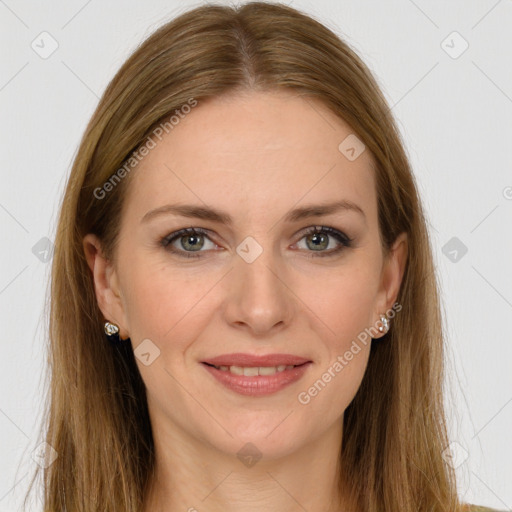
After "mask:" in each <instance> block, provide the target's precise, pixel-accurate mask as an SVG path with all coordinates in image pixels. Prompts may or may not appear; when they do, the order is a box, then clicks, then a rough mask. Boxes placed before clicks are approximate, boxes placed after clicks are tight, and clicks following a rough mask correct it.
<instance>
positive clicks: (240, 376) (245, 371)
mask: <svg viewBox="0 0 512 512" xmlns="http://www.w3.org/2000/svg"><path fill="white" fill-rule="evenodd" d="M202 364H203V367H204V368H205V369H206V370H207V372H208V373H209V374H210V375H211V376H212V377H214V379H215V380H217V381H218V382H220V383H221V384H222V385H223V386H225V387H226V388H228V389H229V390H231V391H234V392H235V393H238V394H241V395H246V396H252V397H257V396H266V395H270V394H273V393H276V392H278V391H281V390H282V389H284V388H286V387H287V386H290V385H292V384H293V383H295V382H297V381H298V380H300V379H301V378H302V377H303V376H304V374H305V373H306V372H307V371H308V368H309V367H310V366H311V365H312V364H313V363H312V361H310V360H309V359H305V358H304V357H299V356H294V355H291V354H267V355H262V356H253V355H251V354H240V353H239V354H224V355H222V356H217V357H213V358H209V359H208V360H206V361H202Z"/></svg>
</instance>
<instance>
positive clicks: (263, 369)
mask: <svg viewBox="0 0 512 512" xmlns="http://www.w3.org/2000/svg"><path fill="white" fill-rule="evenodd" d="M203 364H205V365H207V366H210V367H212V368H215V369H217V370H220V371H221V372H229V373H232V374H233V375H243V376H244V377H257V376H267V375H275V374H276V373H281V372H284V371H285V370H293V369H294V368H297V367H299V366H304V365H305V364H307V363H302V364H295V365H293V364H290V365H284V364H281V365H278V366H235V365H232V366H224V365H215V364H210V363H203Z"/></svg>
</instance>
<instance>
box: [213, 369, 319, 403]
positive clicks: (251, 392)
mask: <svg viewBox="0 0 512 512" xmlns="http://www.w3.org/2000/svg"><path fill="white" fill-rule="evenodd" d="M310 364H311V362H308V363H304V364H302V365H300V366H295V367H294V368H291V369H290V370H283V371H282V372H278V373H274V375H256V376H254V377H246V376H245V375H235V374H234V373H231V372H230V371H229V370H227V371H223V370H217V368H214V367H213V366H208V365H207V364H204V363H203V366H204V367H205V368H206V370H207V371H208V372H210V374H211V375H213V376H214V377H215V378H216V379H217V380H218V381H219V382H220V383H221V384H224V386H226V387H227V388H228V389H231V390H232V391H235V392H236V393H239V394H241V395H248V396H265V395H271V394H272V393H276V392H277V391H280V390H281V389H284V388H285V387H286V386H289V385H290V384H293V383H294V382H297V381H298V380H299V379H301V378H302V377H303V375H304V373H305V372H306V371H307V369H308V368H309V365H310Z"/></svg>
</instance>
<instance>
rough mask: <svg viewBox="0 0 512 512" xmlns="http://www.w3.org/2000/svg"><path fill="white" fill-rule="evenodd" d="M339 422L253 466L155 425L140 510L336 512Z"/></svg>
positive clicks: (339, 503) (340, 502) (342, 505)
mask: <svg viewBox="0 0 512 512" xmlns="http://www.w3.org/2000/svg"><path fill="white" fill-rule="evenodd" d="M341 428H342V427H341V420H340V422H337V423H335V424H334V425H333V426H332V428H331V429H330V430H329V431H327V432H325V433H324V434H323V435H322V437H321V438H319V439H316V440H314V441H313V442H311V443H310V444H309V445H307V446H302V447H301V448H300V449H298V450H296V451H294V452H293V453H290V454H288V455H286V456H281V457H279V458H272V457H265V455H264V454H263V457H262V458H261V459H260V460H258V461H257V462H256V463H254V464H253V465H251V463H250V462H248V463H247V465H246V464H244V463H243V462H241V461H240V460H239V459H238V458H235V457H233V456H232V455H229V454H226V453H223V452H220V451H218V450H217V449H215V448H213V447H211V446H210V445H208V446H207V445H205V444H202V443H200V442H199V441H198V440H197V439H193V438H190V437H189V436H188V434H187V433H184V432H180V435H179V436H178V437H177V436H176V434H177V432H175V431H173V432H169V431H167V432H163V431H162V429H155V434H156V435H154V436H153V438H154V442H155V453H156V461H155V470H154V476H153V478H152V480H151V482H150V487H149V490H148V495H147V498H146V500H145V508H144V512H149V511H151V512H160V511H162V512H164V511H165V512H178V511H179V512H183V511H189V512H196V511H197V512H201V511H206V510H207V511H208V512H217V511H219V512H220V511H222V512H235V511H236V512H241V511H243V512H253V511H254V512H256V511H258V512H259V511H261V510H280V511H282V512H295V511H297V510H307V511H309V512H316V511H322V512H339V511H340V510H353V508H350V509H348V508H346V507H347V503H346V501H344V498H343V497H342V495H341V492H340V490H339V488H340V486H339V474H340V457H339V454H340V451H341Z"/></svg>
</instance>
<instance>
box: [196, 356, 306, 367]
mask: <svg viewBox="0 0 512 512" xmlns="http://www.w3.org/2000/svg"><path fill="white" fill-rule="evenodd" d="M309 362H310V360H309V359H305V358H304V357H300V356H294V355H292V354H266V355H261V356H255V355H251V354H243V353H236V354H222V355H220V356H216V357H212V358H209V359H207V360H205V361H203V363H208V364H213V365H215V366H244V367H246V368H254V367H259V366H280V365H285V366H290V365H293V366H297V365H300V364H304V363H309Z"/></svg>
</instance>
